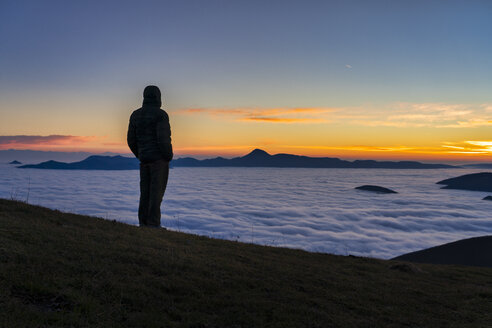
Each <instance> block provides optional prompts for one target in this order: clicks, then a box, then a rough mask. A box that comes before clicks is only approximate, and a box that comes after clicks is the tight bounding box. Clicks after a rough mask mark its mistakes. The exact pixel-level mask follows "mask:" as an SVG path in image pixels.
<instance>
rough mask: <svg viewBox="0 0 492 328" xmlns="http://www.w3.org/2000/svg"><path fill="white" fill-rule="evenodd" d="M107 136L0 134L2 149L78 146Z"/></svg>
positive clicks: (95, 141) (0, 146)
mask: <svg viewBox="0 0 492 328" xmlns="http://www.w3.org/2000/svg"><path fill="white" fill-rule="evenodd" d="M104 139H106V137H99V136H72V135H55V134H54V135H48V136H39V135H12V136H0V149H8V148H13V147H31V148H39V147H40V146H42V147H48V146H49V147H57V146H63V147H66V146H78V145H84V144H90V143H97V142H100V141H101V140H104Z"/></svg>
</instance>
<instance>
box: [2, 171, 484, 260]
mask: <svg viewBox="0 0 492 328" xmlns="http://www.w3.org/2000/svg"><path fill="white" fill-rule="evenodd" d="M0 170H1V173H0V197H1V198H7V199H10V198H14V199H18V200H28V201H29V203H31V204H39V205H42V206H46V207H50V208H54V209H59V210H62V211H68V212H75V213H80V214H87V215H93V216H99V217H102V218H105V219H110V220H113V219H115V220H118V221H122V222H126V223H129V224H137V223H138V219H137V207H138V198H139V190H138V188H139V176H138V171H62V170H39V169H17V168H15V167H14V166H12V165H6V164H2V165H1V167H0ZM475 172H480V171H479V170H472V169H438V170H388V169H301V168H281V169H279V168H174V169H172V170H171V171H170V177H169V183H168V188H167V191H166V194H165V196H164V202H163V204H162V212H163V217H162V224H163V226H166V227H167V228H170V229H173V230H179V231H183V232H190V233H195V234H200V235H207V236H211V237H215V238H223V239H230V240H238V241H242V242H253V243H258V244H262V245H271V246H281V247H292V248H302V249H306V250H310V251H317V252H327V253H334V254H342V255H348V254H352V255H358V256H370V257H377V258H391V257H394V256H397V255H400V254H403V253H407V252H411V251H415V250H419V249H422V248H427V247H431V246H435V245H439V244H443V243H446V242H451V241H455V240H459V239H463V238H467V237H473V236H482V235H490V234H492V214H491V213H492V202H490V201H484V200H482V198H483V197H485V196H486V195H488V193H484V192H474V191H460V190H446V189H440V188H441V186H440V185H436V184H435V183H436V182H437V181H439V180H442V179H445V178H449V177H455V176H459V175H462V174H467V173H475ZM364 184H375V185H380V186H383V187H387V188H391V189H393V190H395V191H397V192H398V194H375V193H371V192H367V191H360V190H355V189H354V188H355V187H357V186H360V185H364Z"/></svg>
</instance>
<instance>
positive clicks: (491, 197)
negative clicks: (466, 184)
mask: <svg viewBox="0 0 492 328" xmlns="http://www.w3.org/2000/svg"><path fill="white" fill-rule="evenodd" d="M482 200H492V196H485V197H484V198H482Z"/></svg>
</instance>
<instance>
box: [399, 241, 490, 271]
mask: <svg viewBox="0 0 492 328" xmlns="http://www.w3.org/2000/svg"><path fill="white" fill-rule="evenodd" d="M491 250H492V236H484V237H475V238H470V239H462V240H458V241H455V242H452V243H449V244H444V245H440V246H436V247H431V248H427V249H424V250H421V251H417V252H413V253H408V254H404V255H400V256H398V257H395V258H394V259H393V260H402V261H410V262H420V263H433V264H456V265H471V266H482V267H492V251H491Z"/></svg>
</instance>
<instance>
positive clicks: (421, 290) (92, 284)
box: [0, 200, 492, 327]
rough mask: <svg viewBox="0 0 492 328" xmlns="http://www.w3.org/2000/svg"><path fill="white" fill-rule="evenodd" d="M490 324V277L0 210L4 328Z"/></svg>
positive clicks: (8, 207)
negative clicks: (58, 327)
mask: <svg viewBox="0 0 492 328" xmlns="http://www.w3.org/2000/svg"><path fill="white" fill-rule="evenodd" d="M203 219H204V220H206V219H207V218H203ZM491 322H492V270H491V269H486V268H474V267H458V266H444V265H440V266H439V265H425V264H405V263H404V262H394V261H382V260H375V259H368V258H356V257H350V256H348V257H344V256H334V255H328V254H316V253H309V252H304V251H300V250H292V249H284V248H273V247H264V246H257V245H251V244H243V243H238V242H233V241H224V240H215V239H210V238H206V237H199V236H194V235H189V234H184V233H178V232H171V231H164V230H161V229H145V228H138V227H134V226H129V225H125V224H121V223H117V222H112V221H106V220H102V219H97V218H93V217H87V216H81V215H74V214H68V213H61V212H58V211H53V210H49V209H46V208H42V207H37V206H31V205H27V204H24V203H19V202H13V201H8V200H0V327H57V326H60V327H70V326H73V327H490V324H491Z"/></svg>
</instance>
